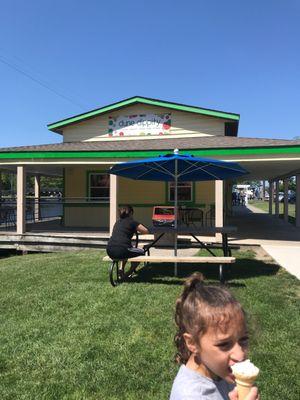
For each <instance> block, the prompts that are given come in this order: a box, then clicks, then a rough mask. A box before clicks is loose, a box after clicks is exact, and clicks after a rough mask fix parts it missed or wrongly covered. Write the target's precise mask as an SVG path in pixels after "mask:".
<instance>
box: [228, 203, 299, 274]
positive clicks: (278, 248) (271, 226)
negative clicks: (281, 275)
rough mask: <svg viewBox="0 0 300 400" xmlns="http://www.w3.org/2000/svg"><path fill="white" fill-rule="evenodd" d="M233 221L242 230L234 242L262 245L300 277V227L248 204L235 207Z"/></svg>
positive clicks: (231, 239) (288, 269) (274, 257)
mask: <svg viewBox="0 0 300 400" xmlns="http://www.w3.org/2000/svg"><path fill="white" fill-rule="evenodd" d="M229 222H230V224H232V225H235V226H237V228H238V231H237V233H236V234H235V236H234V237H232V238H230V242H231V243H236V244H245V245H260V246H261V247H262V248H263V249H264V250H265V251H266V252H267V253H268V254H269V255H270V256H271V257H272V258H273V259H274V260H275V261H276V262H277V263H278V264H279V265H280V266H281V267H283V268H285V269H286V270H287V271H288V272H290V273H291V274H293V275H294V276H296V277H297V278H298V279H300V229H299V228H296V227H295V226H293V225H291V224H289V223H287V222H285V221H284V220H283V219H281V218H277V217H275V216H270V215H269V214H268V213H266V212H265V211H262V210H260V209H258V208H256V207H253V206H251V205H248V206H247V207H244V206H238V207H234V210H233V216H232V217H231V218H230V221H229Z"/></svg>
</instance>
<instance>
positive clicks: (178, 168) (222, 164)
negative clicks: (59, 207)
mask: <svg viewBox="0 0 300 400" xmlns="http://www.w3.org/2000/svg"><path fill="white" fill-rule="evenodd" d="M109 173H110V174H114V175H119V176H123V177H125V178H131V179H136V180H147V181H166V182H174V206H175V226H174V230H175V231H176V230H177V220H178V210H177V209H178V182H190V181H211V180H225V179H229V178H230V179H234V178H237V177H239V176H241V175H244V174H246V173H247V171H246V170H245V169H244V168H242V167H241V166H240V165H239V164H238V163H235V162H227V161H221V160H215V159H209V158H200V157H194V156H193V155H191V154H179V150H178V149H175V150H174V153H173V154H166V155H161V156H158V157H153V158H145V159H142V160H136V161H128V162H124V163H120V164H116V165H114V166H113V167H111V169H110V170H109ZM176 255H177V235H176V234H175V256H176Z"/></svg>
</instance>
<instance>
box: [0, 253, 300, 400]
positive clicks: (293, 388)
mask: <svg viewBox="0 0 300 400" xmlns="http://www.w3.org/2000/svg"><path fill="white" fill-rule="evenodd" d="M103 255H104V252H103V251H88V252H87V251H85V252H78V253H59V254H29V255H27V256H14V257H9V258H3V259H0V326H1V335H0V346H1V355H0V393H1V399H2V400H8V399H24V400H25V399H47V400H48V399H49V400H54V399H55V400H56V399H66V400H69V399H78V400H79V399H89V400H96V399H105V400H117V399H118V400H119V399H125V400H126V399H127V400H138V399H144V400H147V399H149V400H150V399H151V400H153V399H158V400H160V399H167V398H168V395H169V393H170V389H171V385H172V381H173V379H174V377H175V375H176V371H177V367H176V366H175V365H174V363H173V356H174V351H175V349H174V347H173V336H174V333H175V326H174V322H173V313H174V305H175V300H176V298H177V296H178V295H179V293H180V292H181V290H182V281H183V279H184V278H186V277H187V276H188V275H189V274H191V273H192V272H193V271H195V270H196V269H197V266H196V265H179V277H178V278H175V277H174V276H173V267H174V266H173V265H172V264H170V265H168V264H163V265H157V264H156V265H154V266H153V267H151V266H149V267H147V268H141V269H140V270H139V273H138V274H137V276H136V277H134V278H133V280H132V281H130V282H128V283H124V284H122V285H121V286H119V287H117V288H113V287H112V286H111V285H110V284H109V282H108V265H107V263H103V262H101V261H100V260H101V258H102V256H103ZM234 255H235V256H236V257H237V262H236V264H235V265H234V266H232V271H231V281H230V283H229V287H230V289H231V290H232V291H233V292H234V293H235V294H236V296H237V297H238V298H239V299H240V301H241V302H242V304H243V305H244V306H245V308H246V309H247V310H248V312H249V314H250V315H251V316H252V318H251V319H252V323H251V326H252V331H255V333H256V334H255V336H254V337H253V340H252V350H251V354H250V357H251V359H252V360H253V361H254V362H255V364H257V365H258V366H259V367H260V369H261V375H260V377H259V380H258V386H259V388H260V391H261V398H263V399H265V400H274V399H289V400H298V399H299V379H298V378H299V372H300V371H299V362H298V360H297V354H298V350H299V330H300V325H299V318H297V316H299V283H298V281H297V280H296V279H295V278H293V277H292V276H291V275H289V274H287V273H286V272H284V271H283V270H281V269H279V268H278V266H276V265H274V264H265V263H263V262H261V261H258V260H255V259H254V254H253V253H252V252H251V251H248V252H238V253H235V254H234ZM201 271H202V272H203V273H204V274H205V276H206V277H207V279H208V281H209V282H212V283H213V284H218V281H217V276H218V268H217V266H213V265H208V266H201Z"/></svg>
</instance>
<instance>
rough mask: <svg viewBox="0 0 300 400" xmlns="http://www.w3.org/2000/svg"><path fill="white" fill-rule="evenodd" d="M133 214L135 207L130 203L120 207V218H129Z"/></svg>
mask: <svg viewBox="0 0 300 400" xmlns="http://www.w3.org/2000/svg"><path fill="white" fill-rule="evenodd" d="M132 214H133V208H132V207H131V206H130V205H126V206H122V207H120V208H119V215H120V218H121V219H123V218H127V217H129V216H130V215H132Z"/></svg>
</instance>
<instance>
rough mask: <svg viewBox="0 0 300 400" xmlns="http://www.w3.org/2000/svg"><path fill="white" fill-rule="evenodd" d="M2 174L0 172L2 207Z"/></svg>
mask: <svg viewBox="0 0 300 400" xmlns="http://www.w3.org/2000/svg"><path fill="white" fill-rule="evenodd" d="M2 187H3V186H2V172H1V171H0V205H1V200H2Z"/></svg>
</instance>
